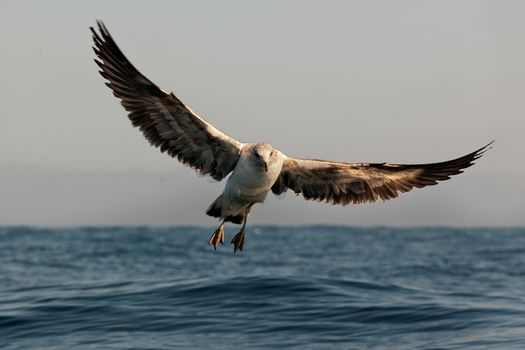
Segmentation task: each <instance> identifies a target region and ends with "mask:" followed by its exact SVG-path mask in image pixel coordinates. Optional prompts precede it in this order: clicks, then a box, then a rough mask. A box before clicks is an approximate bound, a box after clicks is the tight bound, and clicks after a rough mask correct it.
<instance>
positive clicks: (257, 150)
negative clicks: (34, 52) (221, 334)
mask: <svg viewBox="0 0 525 350" xmlns="http://www.w3.org/2000/svg"><path fill="white" fill-rule="evenodd" d="M97 24H98V29H99V32H100V34H99V33H97V31H95V30H94V29H93V28H90V29H91V32H92V33H93V41H94V47H93V49H94V51H95V53H96V55H97V56H98V60H97V59H95V62H96V63H97V65H98V66H99V67H100V69H101V70H100V74H101V75H102V76H103V77H104V78H105V79H106V80H107V82H106V85H107V86H108V87H109V88H110V89H111V90H113V94H114V95H115V96H116V97H117V98H118V99H120V100H121V103H122V106H124V108H125V109H126V111H128V117H129V119H130V120H131V122H132V124H133V126H134V127H137V128H139V129H140V131H142V134H143V135H144V137H146V139H147V140H148V141H149V143H150V144H151V145H153V146H155V147H157V148H160V151H161V152H166V153H167V154H169V155H170V156H171V157H173V158H177V159H178V160H179V161H181V162H182V163H184V164H185V165H187V166H189V167H191V168H193V169H194V170H195V171H196V172H197V173H199V174H201V175H208V176H211V177H212V178H213V179H215V180H218V181H220V180H222V179H224V178H225V177H226V176H228V174H230V173H231V175H230V176H229V177H228V180H227V181H226V186H225V188H224V191H223V192H222V194H221V195H220V196H219V197H218V198H217V199H216V200H215V201H214V202H213V203H212V204H211V205H210V206H209V208H208V209H207V211H206V214H208V215H210V216H213V217H217V218H219V219H220V220H221V223H220V225H219V227H218V228H217V229H216V230H215V232H213V234H212V236H211V238H210V239H209V244H211V245H213V247H214V248H216V247H217V245H218V244H219V243H220V244H223V243H224V223H225V222H232V223H235V224H242V227H241V229H240V231H239V233H237V234H236V235H235V237H233V239H232V241H231V243H232V244H233V246H234V252H236V251H237V250H241V251H242V249H243V245H244V235H245V227H246V221H247V218H248V215H249V214H250V213H251V211H252V208H253V205H254V204H256V203H262V202H263V201H264V200H265V199H266V196H267V194H268V192H270V191H272V192H273V193H274V194H277V195H278V194H281V193H284V192H286V191H287V190H288V189H291V190H292V191H293V192H295V193H296V194H297V195H299V194H301V195H302V196H303V197H304V198H305V199H307V200H316V201H325V202H327V203H332V204H340V205H347V204H360V203H369V202H375V201H377V200H383V201H384V200H388V199H392V198H396V197H397V196H398V195H399V194H400V193H403V192H408V191H410V190H412V189H413V188H414V187H417V188H421V187H425V186H432V185H435V184H437V183H438V181H444V180H448V179H449V178H450V176H452V175H456V174H460V173H462V172H463V171H462V169H465V168H468V167H469V166H471V165H472V164H474V163H473V162H474V161H475V160H476V159H478V158H479V157H481V156H482V155H483V153H484V152H485V151H486V150H488V149H489V148H490V147H489V146H490V145H491V144H492V142H491V143H489V144H487V145H486V146H484V147H482V148H480V149H478V150H476V151H474V152H472V153H469V154H467V155H465V156H463V157H460V158H457V159H453V160H449V161H445V162H440V163H428V164H390V163H343V162H332V161H326V160H317V159H298V158H292V157H288V156H287V155H285V154H284V153H282V152H281V151H279V150H277V149H275V148H273V147H272V146H271V145H270V144H268V143H241V142H239V141H237V140H235V139H233V138H231V137H229V136H227V135H226V134H224V133H223V132H221V131H220V130H218V129H217V128H215V127H214V126H213V125H211V124H210V123H208V122H207V121H206V120H204V119H203V118H201V117H200V116H198V115H197V114H196V113H195V112H193V111H192V110H191V109H190V108H189V107H187V106H186V105H185V104H184V103H182V102H181V101H180V100H179V99H178V98H177V97H176V96H175V95H174V94H173V93H168V92H167V91H165V90H163V89H161V88H160V87H158V86H157V85H156V84H154V83H153V82H151V81H150V80H149V79H148V78H146V77H145V76H144V75H142V74H141V73H140V72H139V71H138V70H137V69H136V68H135V67H134V66H133V65H132V64H131V62H130V61H129V60H128V59H127V58H126V57H125V56H124V54H123V53H122V51H120V49H119V48H118V46H117V44H116V43H115V41H114V40H113V38H112V37H111V35H110V34H109V32H108V30H107V29H106V27H105V26H104V24H103V23H102V22H101V21H98V22H97Z"/></svg>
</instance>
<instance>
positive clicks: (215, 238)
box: [208, 222, 224, 249]
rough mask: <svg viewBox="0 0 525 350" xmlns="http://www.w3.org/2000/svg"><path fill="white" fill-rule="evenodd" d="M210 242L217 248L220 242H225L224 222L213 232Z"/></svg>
mask: <svg viewBox="0 0 525 350" xmlns="http://www.w3.org/2000/svg"><path fill="white" fill-rule="evenodd" d="M208 243H209V244H211V245H213V249H217V246H218V245H219V243H220V244H224V222H223V223H222V224H221V225H220V226H219V227H218V228H217V229H216V230H215V232H213V234H212V235H211V237H210V240H209V241H208Z"/></svg>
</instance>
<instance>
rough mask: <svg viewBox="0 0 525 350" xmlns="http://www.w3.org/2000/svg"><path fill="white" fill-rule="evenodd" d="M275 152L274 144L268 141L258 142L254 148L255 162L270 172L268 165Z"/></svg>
mask: <svg viewBox="0 0 525 350" xmlns="http://www.w3.org/2000/svg"><path fill="white" fill-rule="evenodd" d="M274 153H275V152H274V150H273V147H272V145H270V144H268V143H258V144H256V145H255V146H254V147H253V149H252V156H253V159H254V160H255V164H256V165H257V166H258V167H259V168H261V169H264V171H266V172H268V165H269V164H270V163H271V162H272V158H273V156H274Z"/></svg>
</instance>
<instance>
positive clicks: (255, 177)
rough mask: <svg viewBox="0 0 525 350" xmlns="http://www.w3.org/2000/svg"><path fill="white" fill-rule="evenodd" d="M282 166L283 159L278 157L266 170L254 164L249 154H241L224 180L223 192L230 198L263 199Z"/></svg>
mask: <svg viewBox="0 0 525 350" xmlns="http://www.w3.org/2000/svg"><path fill="white" fill-rule="evenodd" d="M282 166H283V159H280V158H279V159H278V161H275V162H273V163H271V164H270V166H269V167H268V172H266V171H265V170H264V169H261V168H260V167H257V166H255V164H254V163H253V162H252V161H251V160H250V159H249V155H245V154H243V155H241V157H240V159H239V161H238V162H237V165H236V166H235V169H233V173H232V175H231V176H230V177H229V178H228V181H227V182H226V187H225V189H224V194H226V195H227V196H228V197H230V198H234V197H237V198H239V197H240V198H246V199H248V198H253V199H254V200H255V201H258V199H259V198H261V199H264V197H265V196H266V193H267V192H268V191H269V190H270V188H271V187H272V185H273V184H274V183H275V180H277V177H278V176H279V174H280V173H281V168H282Z"/></svg>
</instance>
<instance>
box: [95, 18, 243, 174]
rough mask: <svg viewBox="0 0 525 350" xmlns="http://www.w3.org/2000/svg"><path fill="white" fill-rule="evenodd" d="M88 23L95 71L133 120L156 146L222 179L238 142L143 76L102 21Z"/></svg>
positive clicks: (234, 157)
mask: <svg viewBox="0 0 525 350" xmlns="http://www.w3.org/2000/svg"><path fill="white" fill-rule="evenodd" d="M97 23H98V29H99V31H100V35H99V34H98V33H97V32H96V31H95V30H94V29H93V28H91V32H92V33H93V41H94V44H95V45H94V47H93V49H94V50H95V53H96V55H97V56H98V58H99V59H100V60H95V62H96V63H97V65H98V66H99V67H100V68H101V70H100V74H101V75H102V76H103V77H104V78H105V79H107V80H108V82H106V85H107V86H108V87H109V88H111V90H113V94H114V95H115V96H116V97H117V98H119V99H120V100H121V103H122V105H123V106H124V108H125V109H126V110H127V111H128V112H129V114H128V116H129V119H130V120H131V122H132V123H133V126H135V127H138V128H139V129H140V130H141V131H142V133H143V134H144V136H145V137H146V139H147V140H148V141H149V142H150V143H151V144H152V145H153V146H155V147H158V148H160V151H161V152H167V153H168V154H169V155H170V156H172V157H176V158H177V159H178V160H179V161H181V162H182V163H184V164H186V165H188V166H190V167H192V168H193V169H195V170H196V171H197V172H198V173H200V174H202V175H205V174H206V175H210V176H211V177H213V178H214V179H216V180H221V179H223V178H224V177H225V176H226V175H227V174H228V173H229V172H230V171H232V170H233V168H234V166H235V164H236V163H237V160H238V159H239V156H240V151H241V147H242V144H241V143H240V142H238V141H236V140H235V139H233V138H231V137H229V136H227V135H225V134H223V133H222V132H221V131H219V130H218V129H216V128H215V127H213V126H212V125H211V124H209V123H208V122H206V121H205V120H204V119H202V118H200V117H199V116H198V115H196V114H195V113H193V111H191V110H190V109H189V108H188V107H186V106H185V105H184V104H183V103H182V102H181V101H180V100H179V99H178V98H177V97H175V95H173V93H167V92H165V91H164V90H162V89H161V88H159V87H158V86H157V85H155V84H154V83H152V82H151V81H150V80H149V79H148V78H146V77H145V76H143V75H142V74H141V73H140V72H139V71H138V70H137V69H136V68H135V67H133V65H132V64H131V63H130V62H129V61H128V59H127V58H126V57H125V56H124V54H123V53H122V51H120V49H119V48H118V46H117V44H116V43H115V41H114V40H113V38H112V37H111V35H110V34H109V32H108V30H107V29H106V27H105V26H104V24H103V23H102V22H100V21H99V22H97Z"/></svg>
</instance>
